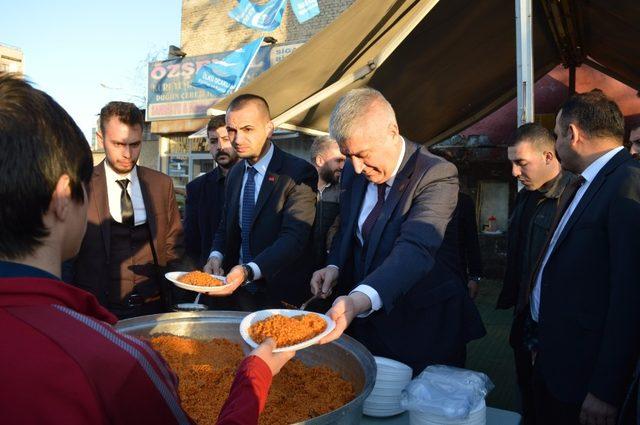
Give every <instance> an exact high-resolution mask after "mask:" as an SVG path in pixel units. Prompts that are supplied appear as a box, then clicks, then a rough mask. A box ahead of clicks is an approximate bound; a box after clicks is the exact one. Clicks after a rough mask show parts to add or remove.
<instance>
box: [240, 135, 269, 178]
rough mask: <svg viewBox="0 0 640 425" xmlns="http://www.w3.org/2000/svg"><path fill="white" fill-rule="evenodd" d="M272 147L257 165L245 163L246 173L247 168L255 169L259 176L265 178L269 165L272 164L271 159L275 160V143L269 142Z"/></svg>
mask: <svg viewBox="0 0 640 425" xmlns="http://www.w3.org/2000/svg"><path fill="white" fill-rule="evenodd" d="M269 143H270V145H271V146H269V150H268V151H267V153H266V154H265V156H263V157H262V158H260V159H259V160H258V162H256V163H255V164H253V165H251V164H249V161H247V160H245V161H244V166H245V171H246V169H247V168H249V167H253V168H255V170H256V172H257V173H258V174H260V175H261V176H265V175H266V174H267V167H268V166H269V163H270V162H271V158H273V150H274V148H273V142H271V141H269Z"/></svg>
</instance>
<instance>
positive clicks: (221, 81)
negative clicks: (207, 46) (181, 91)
mask: <svg viewBox="0 0 640 425" xmlns="http://www.w3.org/2000/svg"><path fill="white" fill-rule="evenodd" d="M262 39H263V37H260V38H259V39H257V40H254V41H252V42H251V43H249V44H247V45H245V46H244V47H243V48H242V49H239V50H234V51H233V52H231V53H230V54H228V55H227V56H225V57H224V58H222V59H220V60H217V61H214V62H211V63H210V64H208V65H204V66H203V67H202V68H200V69H199V70H198V72H197V73H196V75H195V77H194V78H193V82H192V83H191V84H192V85H193V86H195V87H200V88H203V89H207V90H209V91H211V92H212V93H214V94H215V95H216V96H226V95H228V94H229V93H231V92H232V91H233V90H235V89H236V88H237V87H239V86H240V84H242V80H244V77H245V75H246V73H247V70H248V69H249V65H250V64H251V61H253V58H254V57H255V55H256V53H258V49H260V44H262Z"/></svg>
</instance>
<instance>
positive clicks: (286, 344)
mask: <svg viewBox="0 0 640 425" xmlns="http://www.w3.org/2000/svg"><path fill="white" fill-rule="evenodd" d="M335 327H336V324H335V322H334V321H333V320H331V318H330V317H329V316H326V315H324V314H319V313H313V312H308V311H302V310H288V309H271V310H260V311H256V312H254V313H251V314H249V315H247V316H246V317H245V318H244V319H242V322H241V323H240V335H242V338H243V339H244V340H245V341H246V343H247V344H249V345H250V346H251V347H253V348H255V347H257V346H258V345H260V344H261V343H262V342H263V341H264V340H265V339H267V338H273V339H274V340H275V342H276V347H277V348H276V349H275V350H273V352H274V353H276V352H280V351H297V350H300V349H302V348H306V347H309V346H311V345H314V344H317V343H318V341H320V340H321V339H322V338H323V337H325V336H326V335H328V334H329V333H330V332H331V331H332V330H333V329H334V328H335Z"/></svg>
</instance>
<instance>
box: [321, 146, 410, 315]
mask: <svg viewBox="0 0 640 425" xmlns="http://www.w3.org/2000/svg"><path fill="white" fill-rule="evenodd" d="M401 146H402V148H401V149H400V155H399V156H398V162H397V163H396V168H395V169H394V170H393V173H391V177H390V178H389V180H387V181H386V182H385V183H386V184H387V188H386V189H385V193H384V199H385V200H386V199H387V196H389V191H390V190H391V188H392V187H393V182H394V181H395V180H396V175H397V174H398V171H400V165H402V160H403V159H404V154H405V151H406V147H405V141H404V138H402V145H401ZM376 202H378V186H377V185H376V184H375V183H371V182H369V184H368V185H367V192H366V194H365V195H364V200H363V201H362V206H361V207H360V215H359V216H358V229H357V231H356V236H357V237H358V240H359V241H360V243H363V242H364V241H363V239H362V225H363V224H364V222H365V221H366V219H367V217H368V216H369V214H370V213H371V210H373V207H374V206H375V205H376ZM330 267H331V266H330ZM333 267H336V268H337V266H333ZM354 292H362V293H363V294H365V295H366V296H367V297H369V300H370V301H371V310H369V311H367V312H365V313H363V314H360V315H358V317H366V316H368V315H370V314H371V313H373V312H374V311H377V310H380V309H381V308H382V298H380V294H378V291H376V290H375V289H373V288H372V287H371V286H369V285H358V286H356V287H355V288H354V289H353V290H352V291H351V292H349V295H351V294H353V293H354Z"/></svg>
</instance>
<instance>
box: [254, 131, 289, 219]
mask: <svg viewBox="0 0 640 425" xmlns="http://www.w3.org/2000/svg"><path fill="white" fill-rule="evenodd" d="M271 143H273V142H271ZM282 159H283V158H282V152H280V149H278V148H277V147H276V146H275V145H273V156H272V157H271V161H270V162H269V165H268V166H267V172H266V174H265V176H264V179H262V185H261V186H260V193H258V200H257V201H256V206H255V209H254V210H253V220H252V221H251V227H252V228H253V224H254V223H255V222H256V218H257V217H258V215H259V214H260V211H262V208H264V205H265V204H266V203H267V199H269V195H271V192H273V189H275V187H276V184H278V171H280V168H282Z"/></svg>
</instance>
